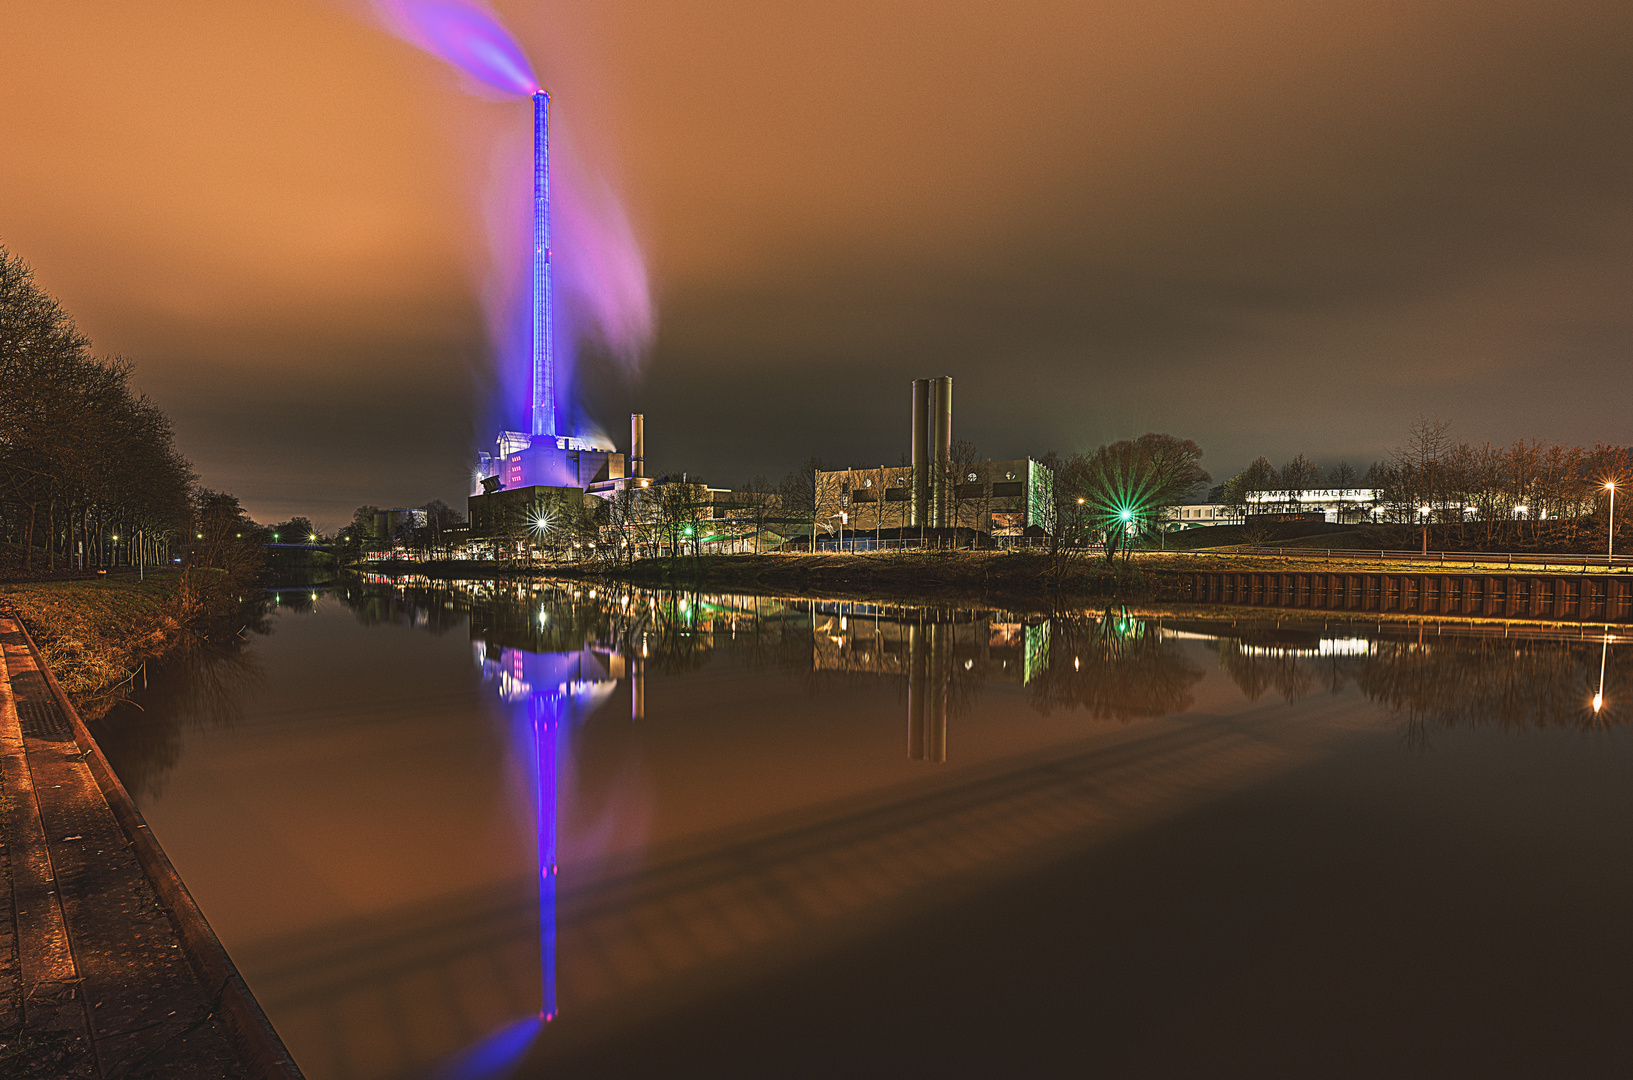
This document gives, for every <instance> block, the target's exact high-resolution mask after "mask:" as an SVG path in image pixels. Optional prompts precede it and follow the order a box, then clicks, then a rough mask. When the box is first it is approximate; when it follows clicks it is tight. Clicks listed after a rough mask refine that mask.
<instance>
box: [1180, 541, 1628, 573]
mask: <svg viewBox="0 0 1633 1080" xmlns="http://www.w3.org/2000/svg"><path fill="white" fill-rule="evenodd" d="M1170 554H1174V555H1181V554H1183V555H1215V556H1217V555H1225V554H1228V555H1279V556H1281V557H1283V558H1290V559H1373V560H1376V561H1378V562H1411V563H1419V564H1433V565H1436V566H1454V565H1455V566H1502V567H1505V568H1507V569H1514V568H1516V567H1539V566H1542V567H1546V566H1575V567H1580V568H1581V569H1582V570H1584V571H1587V570H1591V569H1595V568H1597V569H1601V570H1619V569H1633V555H1557V554H1555V555H1551V554H1547V553H1536V552H1491V551H1431V552H1429V553H1428V554H1424V553H1423V552H1422V551H1410V550H1408V551H1393V550H1389V549H1384V548H1306V547H1296V548H1295V547H1277V546H1274V545H1267V544H1239V545H1237V546H1236V547H1232V548H1214V549H1212V550H1206V551H1203V550H1190V551H1183V552H1180V551H1175V552H1170Z"/></svg>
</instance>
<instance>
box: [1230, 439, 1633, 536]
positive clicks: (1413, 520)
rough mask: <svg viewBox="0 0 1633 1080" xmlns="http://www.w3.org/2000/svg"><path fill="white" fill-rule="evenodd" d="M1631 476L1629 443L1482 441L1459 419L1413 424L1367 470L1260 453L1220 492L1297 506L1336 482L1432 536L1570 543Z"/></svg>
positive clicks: (1600, 529) (1239, 501)
mask: <svg viewBox="0 0 1633 1080" xmlns="http://www.w3.org/2000/svg"><path fill="white" fill-rule="evenodd" d="M1630 481H1633V448H1630V447H1626V446H1616V445H1611V444H1606V443H1595V444H1594V445H1592V446H1576V445H1571V444H1564V443H1549V442H1544V441H1542V440H1538V439H1520V440H1518V441H1516V442H1513V443H1510V444H1507V445H1500V444H1493V443H1490V442H1479V443H1475V442H1470V441H1468V440H1465V439H1457V438H1454V437H1453V436H1452V433H1451V425H1450V424H1449V423H1448V422H1447V421H1445V420H1441V419H1438V418H1434V419H1420V420H1419V421H1418V422H1417V423H1415V424H1414V425H1413V427H1412V429H1411V431H1410V432H1409V433H1408V435H1407V438H1406V440H1405V442H1404V443H1402V444H1401V445H1400V446H1399V447H1397V448H1395V449H1394V450H1392V451H1391V452H1390V453H1389V456H1388V457H1387V458H1385V459H1384V460H1381V461H1377V462H1374V463H1373V464H1372V465H1371V466H1370V467H1369V468H1368V469H1367V471H1366V474H1365V475H1364V476H1360V477H1357V475H1356V472H1355V470H1354V469H1353V468H1352V467H1351V466H1350V465H1349V464H1348V463H1345V462H1340V463H1339V464H1338V465H1336V466H1334V467H1332V468H1331V469H1329V470H1327V471H1326V472H1325V474H1323V471H1322V470H1321V469H1320V468H1319V467H1318V466H1317V465H1315V464H1314V463H1313V462H1311V461H1310V460H1309V459H1308V458H1307V457H1305V456H1304V455H1303V454H1300V455H1298V456H1297V457H1295V458H1294V459H1293V460H1292V461H1290V462H1288V463H1287V464H1285V465H1284V466H1283V467H1282V468H1280V469H1277V468H1275V467H1274V466H1273V465H1272V464H1271V463H1270V462H1269V461H1268V460H1267V459H1265V458H1263V457H1260V458H1259V459H1257V460H1256V461H1254V462H1253V464H1251V465H1249V466H1248V467H1247V468H1246V469H1244V470H1243V471H1242V472H1240V473H1238V474H1237V475H1236V476H1234V477H1232V478H1231V479H1230V480H1228V481H1226V482H1225V483H1224V484H1223V485H1221V486H1220V487H1219V488H1217V489H1215V492H1214V497H1215V498H1216V500H1217V501H1218V502H1220V503H1223V504H1226V505H1229V506H1232V507H1235V508H1237V509H1238V510H1240V511H1243V512H1246V511H1247V510H1249V509H1250V508H1254V509H1263V510H1272V511H1273V510H1276V509H1288V510H1291V509H1294V508H1296V507H1297V506H1299V505H1300V496H1302V495H1304V494H1306V493H1307V492H1309V491H1313V490H1316V489H1320V488H1327V489H1337V490H1339V491H1348V492H1354V493H1356V495H1357V496H1358V499H1357V507H1358V512H1364V513H1365V514H1366V516H1367V517H1368V518H1369V519H1371V520H1374V521H1380V522H1384V523H1389V524H1397V525H1412V526H1415V527H1417V528H1418V529H1421V530H1422V532H1423V534H1424V537H1425V540H1427V534H1428V532H1429V529H1430V528H1431V527H1432V526H1436V527H1442V528H1447V529H1450V530H1451V531H1452V532H1454V533H1455V534H1456V536H1457V538H1458V539H1459V540H1460V541H1478V542H1480V543H1483V544H1490V543H1502V542H1509V543H1512V542H1515V541H1529V542H1532V543H1538V542H1543V541H1544V540H1558V541H1563V542H1565V543H1567V544H1570V543H1576V542H1585V541H1587V540H1589V539H1591V538H1593V537H1595V536H1598V537H1603V536H1605V534H1606V530H1607V529H1608V527H1609V526H1608V517H1609V515H1608V509H1609V504H1610V497H1611V489H1610V487H1609V485H1611V484H1614V485H1615V486H1616V488H1617V489H1618V491H1621V490H1624V489H1625V485H1626V484H1628V483H1629V482H1630ZM1363 495H1364V498H1359V496H1363ZM1255 496H1256V498H1255ZM1278 504H1279V505H1278Z"/></svg>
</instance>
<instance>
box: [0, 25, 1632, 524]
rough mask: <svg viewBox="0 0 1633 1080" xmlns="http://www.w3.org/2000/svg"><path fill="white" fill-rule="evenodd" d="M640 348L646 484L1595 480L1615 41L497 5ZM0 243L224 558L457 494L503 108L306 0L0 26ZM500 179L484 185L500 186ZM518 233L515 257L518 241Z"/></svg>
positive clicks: (1626, 113) (1465, 31) (475, 433)
mask: <svg viewBox="0 0 1633 1080" xmlns="http://www.w3.org/2000/svg"><path fill="white" fill-rule="evenodd" d="M495 7H496V10H498V11H499V12H500V13H501V15H502V16H503V17H504V19H505V21H506V22H507V23H508V25H509V26H510V27H511V29H512V30H513V31H514V32H515V33H516V36H517V37H518V38H519V39H520V40H521V41H522V42H523V44H524V45H525V46H526V48H527V50H528V52H529V54H530V55H531V57H532V60H533V64H534V66H535V68H536V69H537V71H538V72H539V75H540V77H541V79H542V80H543V82H544V83H545V85H547V86H548V87H549V88H550V89H551V91H552V93H553V94H554V96H555V100H556V108H555V119H556V122H557V125H558V131H559V132H560V133H561V141H560V147H561V150H560V153H561V154H562V155H563V160H564V161H566V160H569V159H570V160H571V161H572V162H573V163H574V167H575V168H576V169H578V170H579V171H580V172H581V173H582V174H583V175H585V176H591V177H597V178H600V179H601V180H604V181H605V182H606V184H607V185H608V190H610V191H616V192H617V193H618V194H619V195H620V196H621V198H622V202H623V205H624V206H625V208H626V209H627V212H628V218H629V221H630V223H631V225H632V227H633V230H634V233H635V235H636V236H637V237H638V238H639V240H640V245H641V249H642V250H643V252H644V255H645V262H646V270H647V274H648V278H649V281H650V285H651V295H652V298H653V303H654V307H655V311H656V323H655V326H656V332H655V337H654V339H653V343H652V346H651V348H650V350H648V351H647V354H646V355H645V356H644V358H642V359H641V360H640V361H639V362H638V363H631V362H629V361H628V360H627V359H621V358H617V357H614V356H610V355H605V354H604V353H603V352H601V351H599V350H596V349H594V348H591V349H589V350H588V351H587V352H586V353H585V354H584V356H583V357H582V358H581V360H580V369H581V370H580V382H581V393H582V399H583V406H584V409H585V410H586V411H587V412H588V414H589V415H590V416H592V417H594V418H597V419H599V421H600V422H601V423H602V424H603V425H604V427H605V429H606V430H607V432H608V433H609V434H611V435H612V436H614V438H615V439H616V440H617V442H618V444H619V447H620V448H621V449H622V448H623V446H624V442H625V440H626V439H627V414H628V413H629V412H630V411H631V409H639V410H641V411H644V412H645V413H646V415H647V447H648V460H649V471H651V472H653V473H661V472H670V471H674V472H678V471H680V470H682V469H685V470H689V471H691V472H693V473H702V474H703V475H704V477H705V478H706V479H707V480H708V481H709V482H710V483H716V484H730V485H735V484H738V483H741V482H742V481H743V480H745V479H747V478H748V477H750V476H753V475H755V474H764V475H767V476H770V477H773V478H775V477H777V476H780V475H781V474H782V473H783V472H785V471H786V470H787V469H789V468H790V467H792V466H793V465H795V464H797V463H798V462H800V461H801V460H803V459H804V458H806V457H808V456H809V455H811V454H821V455H823V456H825V457H828V458H830V459H833V460H835V461H837V462H839V463H841V464H847V463H848V464H856V465H862V464H877V463H880V462H887V463H894V462H895V461H896V460H897V459H898V457H899V455H900V454H901V453H902V452H903V451H904V450H906V449H907V441H908V440H907V435H908V401H909V397H908V384H909V382H910V381H911V380H912V379H913V378H915V377H923V376H930V375H940V374H950V375H952V376H953V378H954V385H955V390H954V435H955V437H961V438H967V439H970V440H972V441H973V442H974V443H975V444H976V446H977V449H978V450H979V451H980V453H981V454H982V455H983V456H992V457H996V458H1003V457H1012V456H1019V455H1022V454H1027V453H1031V454H1034V455H1036V454H1041V453H1042V452H1043V451H1045V450H1047V449H1051V448H1053V449H1056V450H1061V451H1070V450H1079V449H1087V448H1091V447H1093V446H1095V445H1097V444H1099V443H1100V442H1102V441H1106V440H1110V439H1115V438H1121V437H1127V436H1133V435H1138V434H1140V433H1142V432H1144V431H1147V430H1157V431H1167V432H1171V433H1173V434H1176V435H1182V436H1186V437H1190V438H1194V439H1196V440H1197V441H1198V442H1199V443H1201V444H1202V446H1203V448H1204V450H1205V452H1206V457H1205V459H1204V465H1205V466H1206V467H1207V468H1209V469H1210V470H1211V471H1212V472H1213V473H1214V476H1215V478H1216V479H1223V478H1224V477H1225V476H1227V475H1229V474H1230V473H1232V472H1234V471H1236V470H1237V469H1239V468H1241V467H1242V466H1244V465H1246V464H1247V462H1248V461H1249V460H1251V459H1252V458H1253V457H1255V456H1257V455H1259V454H1265V455H1268V456H1269V457H1270V458H1271V459H1272V461H1274V462H1277V463H1278V464H1279V463H1280V462H1282V461H1285V460H1286V459H1288V458H1290V457H1291V456H1292V455H1294V454H1296V453H1300V452H1303V453H1305V454H1308V455H1310V456H1311V457H1314V458H1316V459H1317V460H1318V461H1321V462H1323V463H1326V464H1331V463H1334V462H1336V461H1338V460H1339V459H1341V458H1347V459H1348V460H1350V461H1351V462H1352V463H1354V464H1356V465H1357V466H1358V468H1359V469H1361V470H1362V471H1364V469H1365V467H1366V465H1367V464H1369V463H1370V462H1371V461H1372V460H1374V459H1376V458H1378V457H1380V456H1382V455H1383V454H1385V453H1386V452H1387V450H1388V449H1389V448H1390V447H1392V446H1395V445H1398V444H1399V443H1400V442H1402V441H1403V440H1404V437H1405V434H1406V429H1407V427H1408V426H1409V425H1410V423H1411V422H1412V420H1413V419H1414V418H1415V417H1416V416H1418V415H1419V414H1420V413H1422V414H1439V415H1440V416H1442V417H1445V418H1447V419H1449V420H1450V421H1451V422H1452V424H1453V433H1454V434H1455V435H1457V436H1460V437H1465V438H1469V439H1471V440H1486V439H1490V440H1493V441H1501V442H1506V441H1510V440H1512V439H1515V438H1519V437H1538V438H1544V439H1552V440H1558V441H1566V442H1578V443H1592V442H1594V441H1599V440H1603V441H1607V442H1618V443H1628V442H1633V418H1630V413H1629V409H1628V405H1627V402H1628V400H1629V394H1628V386H1627V377H1626V374H1625V373H1626V371H1627V367H1626V357H1627V356H1628V355H1629V347H1630V345H1633V200H1630V195H1633V135H1630V133H1633V5H1629V4H1627V3H1626V2H1625V0H1623V2H1620V3H1608V2H1607V3H1584V2H1575V3H1567V4H1543V3H1536V2H1531V3H1524V4H1520V3H1502V2H1499V0H1479V2H1469V3H1442V2H1435V0H1415V2H1413V3H1389V2H1384V0H1362V2H1323V3H1319V4H1317V3H1309V2H1307V0H1305V2H1300V3H1292V2H1263V3H1248V2H1233V3H1219V2H1217V0H1210V2H1204V0H1138V2H1134V0H1126V2H1125V0H1112V2H1102V3H1094V4H1085V3H1083V2H1082V0H1070V2H1049V0H1011V2H1009V3H1002V4H998V3H990V2H987V3H972V2H966V0H936V2H934V3H931V2H919V0H893V2H891V3H887V4H881V3H878V2H877V0H870V2H866V3H863V2H854V0H827V2H823V3H820V4H819V3H804V2H784V3H776V4H766V3H763V2H743V0H685V2H679V0H669V2H657V0H624V2H612V3H583V2H580V3H576V4H568V3H559V2H554V0H552V2H546V3H519V2H511V3H497V4H496V5H495ZM0 25H3V26H4V27H5V30H4V31H3V33H0V102H3V107H0V242H4V243H5V244H6V245H7V246H8V247H10V248H11V250H12V251H14V252H15V253H17V254H19V255H21V256H22V257H24V258H25V259H27V260H29V261H30V262H31V263H32V264H33V265H34V267H35V269H36V271H37V274H38V277H39V280H40V282H41V284H42V285H43V286H44V287H45V288H47V289H48V290H50V291H52V292H53V293H54V294H56V295H57V296H58V297H59V298H60V299H62V300H63V301H64V302H65V304H66V305H67V306H68V307H69V309H70V311H71V312H72V313H73V314H74V315H75V316H76V317H77V319H78V320H79V323H80V325H81V327H82V328H83V329H84V330H86V331H87V332H88V333H89V334H90V335H91V337H92V339H93V342H94V344H95V346H96V348H97V350H98V351H99V352H103V353H108V354H115V353H117V354H122V355H124V356H127V357H129V358H131V359H134V360H135V361H136V362H137V363H138V365H139V367H138V375H137V381H138V383H139V385H140V386H141V387H142V388H143V389H145V390H146V391H147V392H148V393H149V394H151V395H152V396H153V397H154V398H155V399H156V400H157V401H158V402H159V403H160V404H161V405H162V406H163V407H164V408H165V409H166V410H167V411H168V412H169V413H170V414H171V415H172V416H173V417H174V419H175V421H176V426H177V432H178V438H179V443H180V446H181V449H182V451H183V452H184V453H185V454H186V455H187V456H188V457H189V458H191V459H192V460H193V461H194V463H195V465H196V466H197V468H198V471H199V473H200V475H201V477H202V479H203V480H204V482H205V483H207V484H209V485H211V486H215V487H221V488H226V489H228V490H231V491H234V492H236V493H238V494H239V495H240V496H241V497H242V498H243V500H244V502H245V505H246V506H247V507H248V509H249V510H250V512H251V513H252V514H254V515H255V516H256V517H257V518H259V519H261V520H266V521H270V520H275V519H279V518H283V517H287V516H289V515H292V514H296V513H305V514H308V515H310V516H311V517H312V518H313V519H314V520H316V521H318V522H319V523H320V524H322V525H326V526H329V527H333V526H336V525H339V524H340V523H342V522H344V521H347V520H349V519H350V516H351V510H352V508H353V507H355V506H357V505H358V504H360V503H365V502H367V503H376V504H379V505H382V506H384V505H405V504H408V505H418V504H420V503H423V502H425V501H427V500H429V499H432V498H442V499H444V500H446V501H448V502H449V503H452V504H454V505H456V506H460V507H462V506H463V496H464V494H465V478H466V476H467V469H468V463H469V460H470V457H471V454H472V451H473V450H474V449H475V448H476V447H477V446H478V445H479V444H480V445H483V446H486V445H487V444H489V442H490V439H491V434H492V433H491V431H489V430H488V427H489V423H488V417H489V414H490V410H489V401H488V397H489V387H491V385H492V383H493V378H494V376H493V371H494V367H493V358H494V354H495V349H496V346H495V345H494V344H493V343H492V342H491V341H490V337H492V335H491V334H490V330H489V325H490V323H489V319H488V317H487V316H486V315H485V313H484V307H483V303H482V298H483V295H484V290H485V289H491V288H492V282H493V281H494V274H495V270H494V256H493V252H492V250H491V247H490V243H489V239H488V236H489V233H490V231H491V230H490V228H489V224H488V223H489V222H491V221H493V220H494V215H495V209H494V205H495V204H494V195H493V193H494V191H495V190H496V186H497V187H499V188H502V187H503V186H504V185H505V183H506V182H507V181H506V180H505V177H504V176H503V175H500V176H498V177H496V176H495V175H494V170H495V169H498V170H499V172H500V173H501V174H503V173H504V172H505V170H507V169H510V168H511V166H512V165H513V164H514V162H515V161H516V160H518V158H517V150H518V148H523V149H524V150H525V146H526V141H527V139H528V138H529V137H530V128H529V124H530V113H529V110H528V108H527V106H526V105H525V104H521V105H518V104H514V103H506V102H500V101H494V100H488V99H484V98H482V97H478V96H475V95H472V94H469V93H466V92H465V90H464V89H463V88H462V85H461V81H460V79H459V78H458V76H456V75H455V74H454V73H452V72H451V71H450V70H449V69H448V68H447V67H446V66H445V65H443V64H441V63H440V62H438V61H437V60H436V59H434V58H432V57H430V56H428V55H426V54H424V53H422V52H419V51H417V50H415V49H414V48H412V47H410V46H409V45H406V44H405V43H404V42H402V41H400V40H398V39H397V38H395V37H392V36H391V35H390V34H388V33H386V32H384V31H383V30H382V29H381V27H380V25H379V23H378V22H377V21H375V20H373V19H372V18H371V17H370V15H369V13H368V9H367V7H366V5H365V6H357V7H348V6H344V5H342V4H339V3H333V2H322V0H285V2H281V3H275V4H273V3H256V4H252V3H246V2H240V0H232V2H223V0H167V2H165V3H163V4H130V3H128V2H113V0H101V2H92V0H80V2H76V3H73V4H60V3H39V2H38V0H29V2H24V0H0ZM524 167H525V166H524ZM520 242H521V243H522V244H524V245H525V243H526V237H525V236H524V237H521V238H520Z"/></svg>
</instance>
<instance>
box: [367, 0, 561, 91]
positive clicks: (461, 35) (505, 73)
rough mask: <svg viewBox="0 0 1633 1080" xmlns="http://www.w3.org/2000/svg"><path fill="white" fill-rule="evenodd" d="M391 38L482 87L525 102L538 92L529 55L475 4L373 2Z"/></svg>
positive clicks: (460, 0) (471, 0) (456, 0)
mask: <svg viewBox="0 0 1633 1080" xmlns="http://www.w3.org/2000/svg"><path fill="white" fill-rule="evenodd" d="M373 3H374V10H375V11H376V12H378V13H379V15H380V18H381V19H382V20H383V21H384V22H385V24H386V25H387V26H388V27H390V28H391V32H392V33H394V34H396V35H397V36H398V37H400V38H402V39H403V40H404V41H406V42H408V43H409V44H410V45H414V46H417V47H418V48H421V49H424V50H425V51H426V52H428V53H430V54H431V55H432V56H440V57H441V58H442V59H444V60H446V61H448V63H450V64H452V65H454V67H456V68H458V69H459V70H461V71H463V72H464V73H465V74H467V75H469V76H470V77H471V78H473V79H475V80H476V81H477V82H479V83H481V84H482V85H483V86H486V87H490V88H491V89H494V90H497V91H499V92H500V93H502V94H509V95H514V96H516V97H527V96H528V95H529V94H531V93H533V92H534V91H535V90H537V89H538V88H539V80H538V77H537V76H535V75H534V74H533V65H532V64H530V63H528V60H527V54H526V53H524V52H523V51H522V47H521V46H520V45H518V44H517V43H516V39H515V38H513V37H511V36H510V31H508V30H506V29H505V28H504V25H503V24H502V23H500V21H499V16H497V15H495V14H494V13H493V12H491V11H489V10H488V9H487V8H486V7H484V6H483V5H482V4H479V3H476V2H475V0H373Z"/></svg>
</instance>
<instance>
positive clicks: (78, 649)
mask: <svg viewBox="0 0 1633 1080" xmlns="http://www.w3.org/2000/svg"><path fill="white" fill-rule="evenodd" d="M181 579H182V575H181V573H180V572H178V571H174V570H172V571H165V572H162V573H154V574H149V575H147V577H146V579H145V580H141V579H138V578H137V577H136V575H133V574H132V575H123V574H122V575H120V576H118V577H104V578H93V579H89V580H80V581H37V582H12V583H8V584H0V615H5V614H9V615H11V616H12V617H13V618H15V619H17V620H18V621H19V622H21V623H22V624H23V626H25V627H26V628H27V629H28V632H29V634H30V636H32V637H33V639H34V641H35V643H36V644H37V645H38V646H39V648H40V652H41V653H42V654H43V655H44V657H45V661H46V663H47V664H49V665H50V667H51V670H52V672H53V673H54V674H55V675H56V677H57V680H58V682H59V683H60V684H61V685H62V688H63V690H65V691H66V692H67V693H68V695H69V696H70V697H71V698H73V699H74V700H75V701H76V702H85V701H88V700H90V699H91V698H92V697H94V696H95V695H97V694H99V693H102V692H104V691H106V690H107V689H108V688H110V687H112V686H115V685H118V684H119V683H121V682H123V681H125V680H127V679H129V678H130V677H131V675H132V674H133V673H134V672H136V671H137V670H139V669H140V667H141V665H142V664H143V663H146V662H149V661H152V660H155V659H158V658H159V657H160V656H162V655H163V654H164V653H165V652H166V650H167V649H169V648H170V647H173V646H174V644H175V643H176V641H177V639H178V637H179V635H180V632H181V630H182V623H181V619H180V618H179V617H178V615H179V613H178V611H177V604H178V595H177V594H178V591H179V589H180V587H181Z"/></svg>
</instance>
